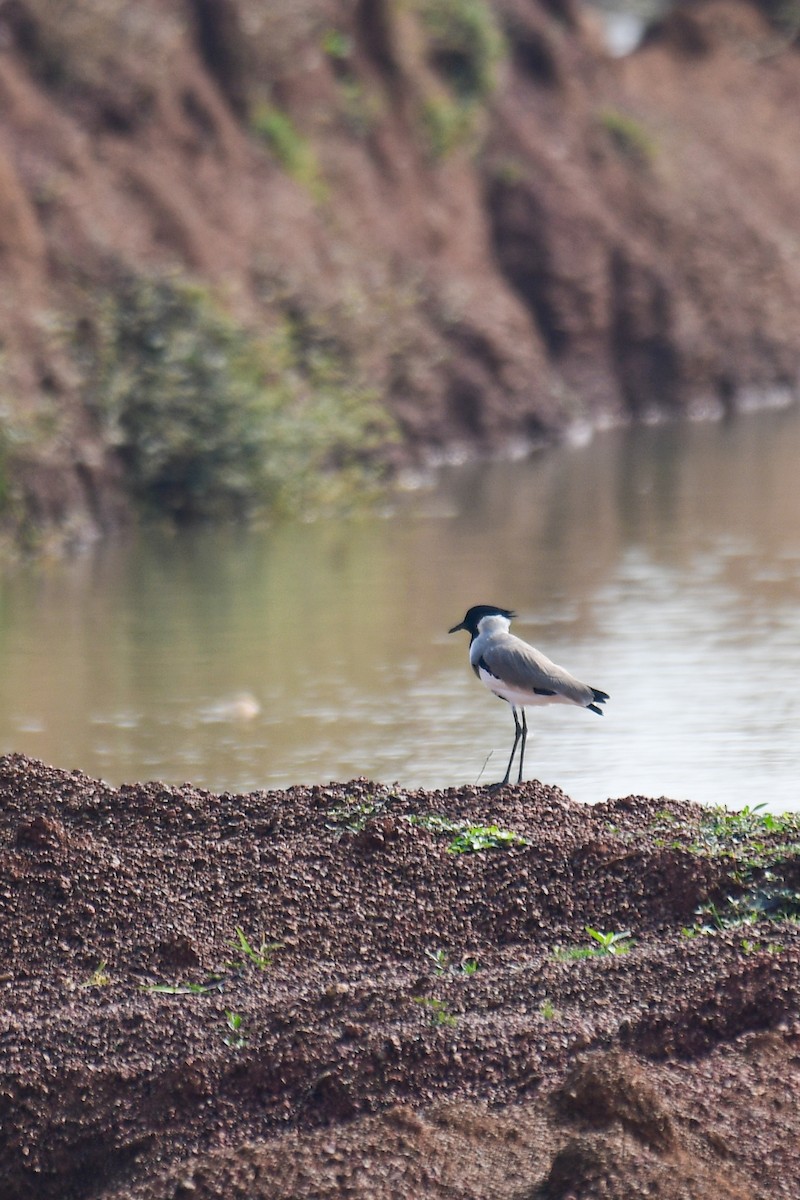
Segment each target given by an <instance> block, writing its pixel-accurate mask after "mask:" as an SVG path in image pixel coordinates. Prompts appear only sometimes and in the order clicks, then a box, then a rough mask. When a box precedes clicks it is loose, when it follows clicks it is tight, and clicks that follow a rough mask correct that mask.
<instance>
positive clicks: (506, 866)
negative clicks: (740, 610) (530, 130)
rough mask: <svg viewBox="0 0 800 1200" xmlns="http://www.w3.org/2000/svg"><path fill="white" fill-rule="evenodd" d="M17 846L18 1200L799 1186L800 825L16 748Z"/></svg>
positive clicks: (3, 955)
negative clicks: (165, 768) (211, 778)
mask: <svg viewBox="0 0 800 1200" xmlns="http://www.w3.org/2000/svg"><path fill="white" fill-rule="evenodd" d="M755 799H756V801H758V800H760V799H761V797H759V796H756V798H755ZM432 814H435V815H436V816H437V817H438V818H445V819H447V820H448V821H450V822H463V823H467V824H470V825H472V824H480V825H489V824H494V823H496V824H497V825H498V826H500V827H501V828H502V829H505V830H511V831H514V832H515V833H517V834H519V835H520V836H521V837H522V838H524V839H525V843H524V844H522V843H519V842H518V843H516V844H511V845H509V846H507V847H505V848H491V849H485V850H479V851H476V852H469V853H461V854H458V853H454V852H452V850H451V849H450V846H451V844H452V841H453V837H454V832H453V830H452V828H450V829H448V828H441V826H442V824H443V822H442V821H441V820H439V821H437V820H430V817H431V815H432ZM409 818H415V819H417V820H419V819H420V818H422V822H421V823H415V822H414V821H412V820H409ZM0 835H1V837H2V841H1V842H0V905H1V906H2V923H1V924H0V1000H1V1004H0V1070H1V1071H2V1077H1V1078H0V1197H2V1198H3V1200H6V1198H7V1200H83V1198H88V1197H98V1198H100V1197H102V1198H104V1200H112V1198H113V1200H161V1198H172V1197H175V1198H176V1200H177V1198H179V1197H180V1198H185V1200H212V1198H214V1200H223V1198H225V1200H236V1198H242V1200H244V1198H247V1200H302V1198H309V1200H310V1198H311V1197H314V1198H315V1200H316V1198H327V1197H331V1198H332V1197H339V1196H342V1197H357V1198H363V1200H368V1198H369V1200H389V1198H392V1200H411V1198H415V1200H416V1198H421V1197H434V1198H439V1197H441V1198H444V1197H452V1198H455V1197H458V1198H462V1197H463V1198H466V1200H471V1198H473V1197H474V1198H478V1197H480V1198H487V1200H488V1198H491V1200H495V1198H497V1200H503V1198H509V1200H511V1198H513V1200H556V1198H557V1200H579V1198H580V1200H583V1198H584V1197H585V1198H589V1197H612V1198H613V1200H628V1198H629V1197H630V1198H634V1197H636V1198H638V1197H642V1198H643V1197H662V1198H664V1200H690V1198H691V1200H762V1198H763V1200H781V1198H785V1200H797V1198H798V1196H800V1182H798V1180H800V1018H799V1017H798V984H799V983H800V926H798V925H797V924H796V923H795V921H793V920H792V919H789V918H784V919H780V920H766V919H759V920H755V918H756V917H759V915H760V916H761V917H764V916H766V915H773V916H774V915H777V914H779V913H780V912H781V911H782V912H785V913H788V914H790V916H791V914H796V913H797V911H798V895H797V889H798V888H800V857H798V842H800V821H798V819H796V818H794V819H791V820H789V819H787V820H785V821H783V820H774V819H772V818H764V817H763V816H762V815H761V812H760V811H758V812H754V813H750V814H746V815H745V816H744V817H732V816H729V817H725V816H724V815H723V814H720V813H714V814H710V813H708V812H707V811H704V810H702V809H700V808H699V807H697V806H695V805H692V804H689V803H686V802H677V801H670V800H665V799H661V800H650V799H644V798H641V797H628V798H626V799H623V800H613V801H608V802H606V803H604V804H600V805H597V806H595V807H593V808H587V807H584V806H581V805H579V804H576V803H573V802H572V801H571V800H569V799H568V798H567V797H566V796H564V795H563V794H562V793H561V792H559V791H558V790H556V789H553V788H547V787H544V786H543V785H542V784H540V783H536V782H531V783H528V784H524V785H522V786H521V787H507V788H504V789H501V790H494V791H492V790H489V789H481V788H460V789H457V790H455V789H454V790H450V791H446V792H406V791H403V790H402V789H400V788H394V789H392V788H386V787H384V786H382V785H379V784H374V783H370V782H368V781H366V780H363V779H362V780H357V781H354V782H351V783H348V784H332V785H330V786H329V787H311V788H302V787H298V788H292V789H290V790H289V791H286V792H254V793H252V794H250V795H246V796H231V795H219V796H217V795H213V794H211V793H209V792H203V791H199V790H196V789H194V788H192V787H190V786H185V787H182V788H171V787H166V786H165V785H163V784H159V783H148V784H135V785H131V786H124V787H121V788H119V789H115V788H111V787H109V786H108V785H107V784H105V783H102V782H99V781H97V780H93V779H89V778H87V777H86V776H84V775H82V774H79V773H71V774H69V773H65V772H61V771H58V770H55V769H52V768H49V767H46V766H44V765H43V764H41V763H38V762H34V761H31V760H29V759H26V758H23V757H21V756H18V755H13V756H9V757H6V758H2V759H0ZM731 897H734V898H735V897H740V899H738V900H733V901H732V900H731V899H730V898H731ZM712 903H713V904H714V905H715V906H716V913H717V918H716V919H714V916H713V913H712V912H711V910H710V909H708V906H709V905H710V904H712ZM704 907H705V908H706V910H707V913H706V916H705V917H703V916H701V917H700V918H697V917H696V913H697V910H698V909H703V908H704ZM735 914H738V915H739V916H742V915H745V914H747V915H749V918H750V922H751V923H749V924H746V925H743V924H734V923H733V922H734V916H735ZM703 925H705V926H706V927H707V931H706V932H703V931H702V929H701V926H703ZM586 926H591V927H592V928H594V929H596V930H598V931H601V932H604V933H611V932H617V933H622V932H624V931H628V930H629V931H631V933H632V935H633V938H634V939H635V944H634V945H633V946H632V948H631V949H630V950H629V952H627V953H624V954H613V953H599V954H594V955H592V956H589V957H583V958H579V957H570V956H569V954H568V950H569V948H570V947H584V948H588V947H589V944H590V943H593V944H594V945H595V946H596V947H597V949H599V950H602V947H601V946H600V944H599V942H596V941H594V942H593V939H591V938H590V937H589V936H588V935H587V933H586ZM717 926H722V928H717ZM687 927H693V931H695V934H696V935H695V936H687V934H686V933H685V932H683V931H684V930H685V929H686V928H687ZM237 928H238V929H239V930H241V931H242V933H243V935H244V937H245V938H246V939H247V944H248V945H249V946H250V947H251V948H252V949H253V950H254V951H258V950H259V949H260V948H261V946H262V942H266V943H279V944H280V945H279V948H275V949H272V950H271V951H265V952H264V955H263V960H262V961H261V962H260V963H259V962H255V961H253V959H252V958H251V957H250V956H248V954H247V953H246V947H245V948H243V947H242V944H241V942H240V944H239V946H238V948H237V947H236V946H234V945H232V943H234V942H236V941H237V933H236V931H237ZM559 947H560V948H561V950H559V949H558V948H559ZM615 948H616V947H615ZM266 960H270V961H266ZM476 963H477V967H475V966H474V964H476ZM156 985H159V986H163V985H168V986H170V987H172V988H174V989H177V990H173V991H158V990H153V988H154V986H156ZM192 989H194V990H192Z"/></svg>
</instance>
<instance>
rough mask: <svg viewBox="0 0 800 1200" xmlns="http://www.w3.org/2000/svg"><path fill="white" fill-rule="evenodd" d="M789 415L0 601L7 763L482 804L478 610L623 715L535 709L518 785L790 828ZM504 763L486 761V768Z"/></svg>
mask: <svg viewBox="0 0 800 1200" xmlns="http://www.w3.org/2000/svg"><path fill="white" fill-rule="evenodd" d="M798 463H800V412H799V411H798V410H796V409H792V410H785V411H774V412H768V413H762V414H760V415H757V416H756V415H753V416H748V417H743V418H739V419H737V420H735V421H732V422H728V423H723V424H690V425H678V424H675V425H662V426H657V427H648V428H641V429H636V430H625V431H614V432H610V433H606V434H602V435H598V436H597V437H596V438H595V439H594V440H593V441H592V442H591V444H589V445H585V446H573V447H564V448H561V449H558V450H554V451H548V452H546V453H543V454H540V455H538V456H537V457H535V458H534V459H532V460H530V461H527V462H517V463H512V464H508V463H497V464H491V465H486V464H483V465H479V466H477V465H476V466H468V467H461V468H458V469H451V470H447V471H445V472H443V473H442V475H441V476H440V478H439V481H438V485H437V487H436V489H435V490H433V491H426V492H418V493H416V494H414V495H410V496H408V497H406V498H404V499H403V501H402V502H401V503H400V505H399V511H398V512H397V513H396V514H395V515H393V516H392V517H391V518H375V519H370V520H361V521H355V522H348V523H340V522H336V523H333V522H330V523H325V522H320V523H317V524H314V525H298V526H292V527H283V528H280V529H277V530H273V531H264V530H262V531H251V532H249V533H248V532H242V531H236V530H231V529H225V530H217V531H210V530H206V531H199V532H195V533H192V534H185V535H180V536H168V535H166V534H164V533H163V532H162V533H150V534H148V535H146V536H145V535H142V536H139V537H137V538H135V539H134V540H133V541H132V542H130V543H126V544H125V545H123V546H120V545H117V546H110V547H109V546H106V547H103V548H100V549H99V550H98V551H97V552H96V553H94V554H93V555H91V556H89V557H86V558H83V559H81V560H78V561H74V562H70V563H61V564H52V563H50V564H45V565H41V564H40V565H37V566H31V567H28V568H25V569H23V570H17V571H15V572H14V573H12V574H8V575H7V576H6V577H5V579H4V581H3V582H2V584H0V666H1V667H2V670H1V671H0V750H2V751H9V750H20V751H24V752H25V753H27V754H31V755H34V756H36V757H40V758H43V759H44V760H45V761H48V762H51V763H54V764H57V765H59V766H62V767H65V768H73V767H79V768H81V769H82V770H84V771H87V772H88V773H90V774H93V775H99V776H101V777H103V778H105V779H107V780H109V781H111V782H113V783H119V782H122V781H124V780H128V781H130V780H136V779H147V778H159V779H163V780H165V781H168V782H175V783H180V782H183V781H185V780H190V781H192V782H195V783H197V784H200V785H204V786H208V787H211V788H214V789H216V790H229V791H238V790H249V789H251V788H256V787H284V786H287V785H289V784H292V783H311V782H326V781H328V780H330V779H339V780H344V779H348V778H352V777H353V776H355V775H361V774H363V775H368V776H371V777H373V778H377V779H381V780H385V781H387V782H394V781H397V782H399V783H400V784H401V785H403V786H407V787H412V786H425V787H440V786H450V785H456V784H459V783H464V782H475V781H476V780H478V779H479V778H480V779H481V780H482V781H492V780H496V779H498V778H500V777H501V776H502V774H503V772H504V770H505V764H506V759H507V755H508V752H509V750H510V746H511V741H512V736H513V723H512V720H511V714H510V711H509V709H508V707H507V706H506V705H505V704H503V703H502V702H500V701H498V700H495V699H494V698H493V697H492V696H490V695H489V694H488V693H487V692H485V691H484V689H483V688H482V687H481V686H480V685H479V684H478V683H477V681H476V680H475V679H474V677H473V675H472V673H471V671H470V670H469V668H468V666H467V636H466V634H463V633H461V634H458V635H453V636H452V637H448V635H447V633H446V631H447V629H448V628H449V626H450V625H453V624H455V623H456V622H457V621H460V620H461V618H462V616H463V615H464V612H465V610H466V608H467V607H468V606H469V605H471V604H475V603H486V602H488V603H494V604H501V605H505V606H508V607H513V608H516V609H517V611H518V612H519V613H520V619H519V620H518V622H517V623H516V625H515V629H516V631H517V632H518V633H520V634H521V635H522V636H523V637H526V638H527V639H528V640H530V641H532V642H534V643H535V644H537V645H539V646H540V647H541V648H542V649H543V650H544V651H545V652H546V653H547V654H549V655H550V656H551V657H552V658H555V659H556V661H558V662H561V663H563V664H564V665H565V666H567V667H568V668H570V669H571V670H573V671H574V672H575V673H576V674H578V675H579V676H581V677H582V678H584V679H586V680H587V681H588V682H589V683H591V684H593V685H594V686H596V687H600V688H603V689H604V690H606V691H608V692H610V693H611V697H612V699H611V701H610V702H609V704H608V706H607V714H606V716H605V717H604V718H603V720H600V719H599V718H597V717H595V716H593V715H592V714H590V713H584V712H581V711H579V710H577V709H576V710H572V709H567V708H563V707H558V708H555V709H552V710H547V711H542V710H540V709H535V710H531V712H530V719H529V723H530V725H531V729H532V732H531V737H530V738H529V743H528V762H527V771H526V774H528V775H529V776H536V777H538V778H540V779H543V780H545V781H547V782H550V783H555V784H558V785H559V786H561V787H562V788H564V790H565V791H566V792H567V793H568V794H570V795H571V796H573V797H575V798H576V799H580V800H584V801H589V802H591V801H596V800H600V799H603V798H605V797H607V796H620V795H628V794H631V793H639V794H647V795H653V796H660V795H666V796H673V797H689V798H693V799H696V800H700V801H703V802H706V803H725V804H728V805H730V806H731V807H742V806H743V805H745V804H754V803H760V802H762V801H764V802H766V803H767V805H768V806H769V807H770V808H771V809H773V810H775V811H780V810H784V809H790V808H792V809H797V808H800V787H798V783H797V780H798V777H800V738H799V737H798V734H799V733H800V487H798V479H797V474H798V471H797V467H798ZM487 758H488V761H487Z"/></svg>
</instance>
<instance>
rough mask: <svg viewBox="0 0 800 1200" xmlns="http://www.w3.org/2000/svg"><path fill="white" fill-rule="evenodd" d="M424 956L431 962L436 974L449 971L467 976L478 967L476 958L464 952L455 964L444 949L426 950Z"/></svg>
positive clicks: (443, 973) (473, 972)
mask: <svg viewBox="0 0 800 1200" xmlns="http://www.w3.org/2000/svg"><path fill="white" fill-rule="evenodd" d="M425 956H426V958H429V959H430V960H431V962H432V963H433V965H434V968H435V970H436V974H437V975H445V974H447V973H449V974H453V975H460V976H462V977H466V978H469V977H470V976H472V975H474V974H475V972H476V971H477V970H478V968H479V967H480V963H479V962H478V960H477V958H476V957H475V956H474V955H472V954H465V955H464V957H463V958H462V959H461V961H460V962H459V963H458V964H457V965H456V964H455V963H452V962H451V961H450V958H449V957H448V954H447V951H446V950H442V949H439V950H426V951H425Z"/></svg>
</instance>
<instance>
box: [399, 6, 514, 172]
mask: <svg viewBox="0 0 800 1200" xmlns="http://www.w3.org/2000/svg"><path fill="white" fill-rule="evenodd" d="M415 8H416V11H417V13H418V16H419V20H420V22H421V25H422V28H423V32H424V35H425V41H426V48H427V57H428V61H429V63H430V65H431V67H432V68H433V70H434V71H435V72H436V74H437V75H438V77H439V78H440V79H441V81H442V83H443V85H444V86H443V88H442V90H441V91H437V92H432V93H430V94H428V95H427V96H425V97H424V99H423V101H422V104H421V107H420V114H421V124H422V133H423V137H424V140H425V143H426V145H427V148H428V151H429V153H430V155H431V157H432V158H434V159H442V158H446V157H447V156H448V155H449V154H451V153H452V152H453V151H454V150H455V149H457V148H459V147H461V146H469V145H470V144H471V143H473V142H475V141H476V140H477V139H478V135H479V129H480V118H481V114H482V113H483V111H484V109H485V106H486V103H487V102H488V100H489V98H490V97H491V94H492V92H493V91H494V89H495V88H496V86H497V82H498V75H499V69H500V65H501V63H502V62H503V60H504V58H505V56H506V42H505V38H504V36H503V32H502V29H501V28H500V25H499V23H498V21H497V18H496V16H495V13H494V11H493V9H492V7H491V6H490V5H489V4H487V3H485V0H416V2H415Z"/></svg>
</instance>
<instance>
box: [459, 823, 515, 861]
mask: <svg viewBox="0 0 800 1200" xmlns="http://www.w3.org/2000/svg"><path fill="white" fill-rule="evenodd" d="M527 844H528V843H527V840H526V839H525V838H524V837H522V835H521V834H519V833H514V831H513V830H511V829H500V828H498V826H497V825H465V826H464V827H463V828H462V829H461V830H460V831H459V832H458V833H457V834H456V836H455V837H454V838H453V840H452V842H451V843H450V845H449V846H448V847H447V849H448V850H449V851H450V853H451V854H475V853H477V852H479V851H481V850H508V849H510V848H511V847H512V846H527Z"/></svg>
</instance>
